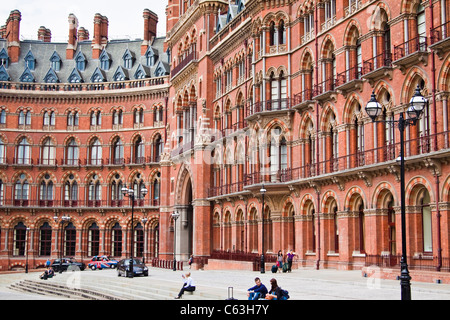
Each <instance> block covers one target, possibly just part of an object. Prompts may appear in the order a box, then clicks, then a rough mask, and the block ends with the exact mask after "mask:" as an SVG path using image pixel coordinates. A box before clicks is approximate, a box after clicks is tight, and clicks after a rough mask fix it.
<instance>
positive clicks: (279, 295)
mask: <svg viewBox="0 0 450 320" xmlns="http://www.w3.org/2000/svg"><path fill="white" fill-rule="evenodd" d="M270 284H271V288H270V291H269V293H268V294H266V300H286V299H287V298H286V297H285V296H284V295H283V290H282V289H281V287H279V286H278V283H277V280H275V279H270Z"/></svg>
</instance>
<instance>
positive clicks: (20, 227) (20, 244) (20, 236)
mask: <svg viewBox="0 0 450 320" xmlns="http://www.w3.org/2000/svg"><path fill="white" fill-rule="evenodd" d="M26 240H27V227H26V226H25V225H24V224H23V222H19V223H18V224H17V225H16V226H15V227H14V253H13V255H14V256H25V252H26Z"/></svg>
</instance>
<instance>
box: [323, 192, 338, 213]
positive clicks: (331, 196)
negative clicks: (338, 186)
mask: <svg viewBox="0 0 450 320" xmlns="http://www.w3.org/2000/svg"><path fill="white" fill-rule="evenodd" d="M338 200H339V198H338V196H337V195H336V192H334V191H333V190H328V191H326V192H325V193H324V194H323V196H322V202H321V204H320V208H321V211H322V212H323V213H332V212H331V205H332V204H333V202H336V205H337V206H338V207H339V201H338Z"/></svg>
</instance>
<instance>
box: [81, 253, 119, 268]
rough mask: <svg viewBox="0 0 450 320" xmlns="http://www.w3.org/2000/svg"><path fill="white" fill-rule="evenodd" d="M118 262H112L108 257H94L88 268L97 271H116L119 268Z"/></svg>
mask: <svg viewBox="0 0 450 320" xmlns="http://www.w3.org/2000/svg"><path fill="white" fill-rule="evenodd" d="M117 262H118V261H117V260H111V259H109V258H108V257H107V256H94V257H93V258H92V259H91V261H89V264H88V267H89V268H91V269H92V270H96V269H114V268H115V267H116V266H117Z"/></svg>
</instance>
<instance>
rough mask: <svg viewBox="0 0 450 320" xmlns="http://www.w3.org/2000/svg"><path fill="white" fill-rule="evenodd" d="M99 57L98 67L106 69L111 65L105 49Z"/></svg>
mask: <svg viewBox="0 0 450 320" xmlns="http://www.w3.org/2000/svg"><path fill="white" fill-rule="evenodd" d="M99 59H100V68H101V69H102V70H105V71H108V70H109V68H110V67H111V58H110V56H109V54H108V53H107V52H106V51H105V50H103V51H102V54H101V55H100V58H99Z"/></svg>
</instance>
